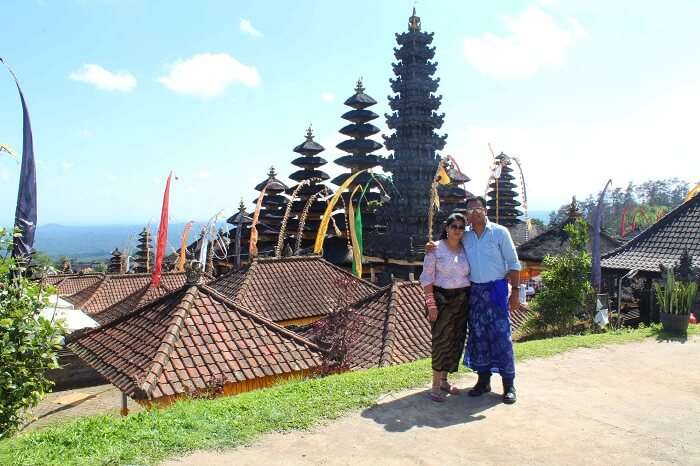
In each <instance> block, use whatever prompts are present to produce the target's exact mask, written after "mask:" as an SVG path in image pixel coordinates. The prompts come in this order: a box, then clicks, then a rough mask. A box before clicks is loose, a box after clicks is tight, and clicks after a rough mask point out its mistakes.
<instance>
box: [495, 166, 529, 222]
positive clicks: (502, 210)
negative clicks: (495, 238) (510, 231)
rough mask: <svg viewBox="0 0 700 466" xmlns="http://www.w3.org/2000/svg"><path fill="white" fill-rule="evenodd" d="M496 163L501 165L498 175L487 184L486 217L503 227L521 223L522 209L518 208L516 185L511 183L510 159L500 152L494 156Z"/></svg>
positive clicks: (512, 177)
mask: <svg viewBox="0 0 700 466" xmlns="http://www.w3.org/2000/svg"><path fill="white" fill-rule="evenodd" d="M496 163H498V164H500V165H501V169H500V176H498V177H497V178H494V179H493V180H491V183H490V184H489V192H488V194H487V196H488V200H487V201H486V205H487V207H488V217H489V220H491V221H492V222H496V223H498V224H499V225H503V226H504V227H512V226H513V225H517V224H519V223H522V220H521V219H520V217H521V216H522V215H523V213H522V211H521V210H519V209H518V207H519V206H520V205H521V204H520V201H518V200H517V197H518V192H517V191H516V190H515V188H516V187H517V185H516V184H515V183H513V181H514V180H515V177H514V176H513V175H512V173H513V168H512V167H511V165H512V163H513V162H512V161H511V159H510V157H509V156H507V155H506V154H504V153H503V152H501V153H500V154H498V155H497V156H496Z"/></svg>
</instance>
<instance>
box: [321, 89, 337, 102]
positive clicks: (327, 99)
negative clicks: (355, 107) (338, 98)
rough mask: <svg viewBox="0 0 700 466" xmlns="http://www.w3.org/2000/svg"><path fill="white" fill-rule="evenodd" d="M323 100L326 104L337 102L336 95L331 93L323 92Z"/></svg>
mask: <svg viewBox="0 0 700 466" xmlns="http://www.w3.org/2000/svg"><path fill="white" fill-rule="evenodd" d="M321 99H322V100H323V101H324V102H333V101H334V100H335V94H334V93H332V92H329V91H324V92H321Z"/></svg>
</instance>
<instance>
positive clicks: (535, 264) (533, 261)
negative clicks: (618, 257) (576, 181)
mask: <svg viewBox="0 0 700 466" xmlns="http://www.w3.org/2000/svg"><path fill="white" fill-rule="evenodd" d="M579 218H582V215H581V212H580V211H579V209H578V205H577V204H576V198H575V197H574V198H573V199H572V200H571V205H570V206H569V212H568V216H567V218H566V220H565V221H564V222H562V223H560V224H558V225H555V226H553V227H552V228H549V229H548V230H546V231H544V232H542V233H541V234H539V235H537V236H535V237H534V238H532V239H530V240H528V241H526V242H524V243H522V244H520V245H519V246H518V258H519V259H520V263H521V264H522V266H523V268H522V271H521V272H520V280H521V281H525V280H530V279H532V278H534V277H537V276H538V275H540V274H541V273H542V271H543V270H544V265H543V264H542V262H543V261H544V258H545V257H546V256H556V255H559V254H561V253H562V251H564V250H565V249H566V248H567V247H568V246H569V235H568V233H567V232H566V230H564V227H566V226H567V225H570V224H572V223H574V222H575V221H576V220H578V219H579ZM588 230H589V234H590V236H591V237H592V236H593V227H592V226H590V225H589V226H588ZM620 244H621V242H620V241H619V240H617V239H615V238H613V237H612V236H610V235H608V234H607V233H606V232H604V231H601V232H600V250H601V252H602V253H603V254H605V253H607V252H610V251H612V250H614V249H616V248H618V247H619V246H620ZM587 248H588V252H591V242H590V240H589V242H588V245H587Z"/></svg>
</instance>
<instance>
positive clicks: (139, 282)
mask: <svg viewBox="0 0 700 466" xmlns="http://www.w3.org/2000/svg"><path fill="white" fill-rule="evenodd" d="M99 277H100V280H94V279H92V278H91V280H92V283H91V284H89V285H88V282H89V279H88V278H78V277H77V276H76V277H75V278H66V279H65V280H64V281H63V282H61V286H63V285H64V284H65V283H66V280H69V281H76V282H78V283H79V286H78V285H71V287H70V289H73V288H79V287H82V289H80V291H78V292H77V293H74V294H71V295H62V294H61V289H60V288H59V296H61V297H64V298H65V299H66V300H67V301H69V302H70V303H71V304H73V305H74V306H76V307H77V308H79V309H81V310H82V311H84V312H85V313H86V314H88V315H90V317H92V318H93V319H95V320H97V321H98V322H99V323H100V324H105V323H107V322H110V321H111V320H113V319H116V318H118V317H120V316H122V315H124V314H127V313H129V312H131V311H132V310H134V309H135V308H137V307H139V306H142V305H144V304H146V303H148V302H151V301H153V300H154V299H157V298H159V297H161V296H163V295H164V294H166V293H169V292H171V291H174V290H176V289H178V288H180V287H182V285H184V283H185V274H184V273H177V272H173V273H164V274H163V276H162V279H161V282H160V285H159V286H158V288H157V289H153V288H152V287H151V274H149V273H138V274H107V275H100V276H99ZM85 285H87V286H85ZM68 288H69V287H66V289H68Z"/></svg>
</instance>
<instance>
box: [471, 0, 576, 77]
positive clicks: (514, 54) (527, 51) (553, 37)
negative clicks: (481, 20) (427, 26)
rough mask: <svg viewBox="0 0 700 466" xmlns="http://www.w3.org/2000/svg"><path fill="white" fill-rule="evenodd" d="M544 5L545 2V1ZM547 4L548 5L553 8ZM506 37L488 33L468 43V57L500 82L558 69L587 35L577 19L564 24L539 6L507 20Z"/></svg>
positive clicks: (566, 21)
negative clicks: (548, 69) (567, 52)
mask: <svg viewBox="0 0 700 466" xmlns="http://www.w3.org/2000/svg"><path fill="white" fill-rule="evenodd" d="M541 3H542V0H541ZM552 3H553V2H552V1H551V0H549V1H547V0H545V4H552ZM503 22H504V23H505V25H506V28H507V30H508V32H509V34H508V35H506V36H502V37H499V36H496V35H494V34H491V33H488V32H487V33H485V34H483V35H481V36H480V37H472V38H467V39H465V40H464V56H465V57H466V59H467V61H468V62H469V63H471V64H472V65H473V66H474V67H475V68H477V69H478V70H479V71H481V72H483V73H486V74H489V75H492V76H495V77H497V78H503V79H511V78H525V77H528V76H531V75H533V74H535V73H536V72H537V71H539V70H540V69H542V68H557V67H559V65H561V63H562V61H563V60H564V55H565V53H566V51H567V50H568V49H569V48H570V47H572V46H573V45H574V44H576V43H577V42H579V41H580V40H581V39H582V38H583V37H584V36H585V31H584V30H583V28H582V27H581V25H580V24H579V23H578V22H577V21H576V20H575V19H574V18H567V19H566V20H565V21H564V22H563V24H560V23H559V22H558V21H557V20H556V19H555V18H554V17H553V16H552V15H550V14H549V13H546V12H545V11H543V10H542V9H541V8H539V7H538V6H535V5H533V6H530V7H528V8H527V9H526V10H525V11H524V12H522V13H521V14H520V15H519V16H518V17H516V18H513V17H505V18H503Z"/></svg>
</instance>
